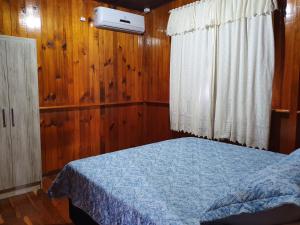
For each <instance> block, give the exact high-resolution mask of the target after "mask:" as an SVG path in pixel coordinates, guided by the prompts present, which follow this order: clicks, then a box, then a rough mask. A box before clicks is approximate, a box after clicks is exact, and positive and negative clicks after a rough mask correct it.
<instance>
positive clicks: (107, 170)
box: [49, 138, 287, 225]
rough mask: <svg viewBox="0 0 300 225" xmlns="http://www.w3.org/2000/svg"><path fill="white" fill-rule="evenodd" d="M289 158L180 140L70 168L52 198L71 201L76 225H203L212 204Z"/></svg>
mask: <svg viewBox="0 0 300 225" xmlns="http://www.w3.org/2000/svg"><path fill="white" fill-rule="evenodd" d="M285 157H287V156H285V155H282V154H279V153H273V152H268V151H262V150H255V149H250V148H246V147H241V146H236V145H230V144H225V143H220V142H215V141H210V140H204V139H200V138H180V139H174V140H168V141H163V142H159V143H155V144H149V145H145V146H141V147H136V148H131V149H127V150H123V151H118V152H114V153H109V154H104V155H101V156H96V157H91V158H86V159H82V160H78V161H74V162H71V163H69V164H67V165H66V166H65V167H64V169H63V170H62V171H61V172H60V174H59V175H58V176H57V178H56V180H55V182H54V183H53V185H52V187H51V188H50V189H49V196H50V197H52V198H53V197H55V198H59V197H68V198H69V199H70V203H71V204H70V206H71V207H70V212H71V218H73V219H74V220H76V221H74V223H75V224H77V225H87V224H99V225H114V224H118V225H119V224H128V225H136V224H147V225H167V224H172V225H196V224H197V225H199V224H200V219H201V218H200V217H201V215H202V213H203V212H205V211H207V209H208V208H209V207H210V205H211V203H212V200H215V199H218V198H222V196H223V195H224V193H229V192H230V191H231V190H232V189H233V188H234V187H237V186H239V185H240V183H239V182H240V179H241V178H243V177H246V176H248V175H249V174H256V173H258V172H259V171H261V170H263V169H264V168H266V167H268V166H270V165H272V164H274V163H276V162H278V161H280V160H282V159H284V158H285ZM76 215H77V216H76ZM88 218H89V219H90V220H89V221H88ZM82 220H83V221H85V223H84V224H82V222H80V221H82ZM78 221H79V222H78ZM78 223H81V224H78ZM201 224H202V223H201Z"/></svg>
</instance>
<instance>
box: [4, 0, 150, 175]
mask: <svg viewBox="0 0 300 225" xmlns="http://www.w3.org/2000/svg"><path fill="white" fill-rule="evenodd" d="M100 5H104V6H107V4H104V3H100V2H98V1H94V0H66V1H60V0H14V1H11V0H0V33H1V34H5V35H15V36H21V37H31V38H35V39H36V40H37V48H38V51H37V53H38V68H39V69H38V72H39V97H40V106H41V109H42V111H41V130H42V131H41V138H42V153H43V172H44V173H49V172H51V171H54V170H57V169H60V168H62V166H63V165H64V164H66V163H67V162H69V161H71V160H74V159H78V158H81V157H86V156H90V155H95V154H97V153H99V152H101V153H105V152H110V151H113V150H118V149H120V148H121V147H129V146H133V145H137V144H141V143H142V136H141V135H142V133H143V132H142V129H143V126H142V125H143V123H142V122H141V120H142V118H143V115H142V114H143V111H142V110H140V109H141V108H143V106H142V105H141V102H142V101H143V94H144V93H143V90H144V85H145V83H144V82H143V81H144V76H143V74H144V69H143V58H144V57H143V56H144V49H143V45H144V42H143V40H144V37H143V36H142V35H133V34H127V33H120V32H115V31H110V30H103V29H97V28H95V27H93V23H92V17H93V9H94V7H97V6H100ZM122 9H123V8H122ZM123 10H124V9H123ZM127 11H131V10H127ZM139 13H140V12H139ZM81 17H85V18H86V20H87V21H80V18H81ZM123 102H128V103H132V105H124V104H119V103H123ZM134 105H135V106H136V108H134V107H133V106H134ZM131 117H132V118H131ZM121 121H122V122H121ZM123 122H124V124H123ZM139 122H141V124H139ZM131 129H133V130H134V132H132V131H131ZM106 131H107V132H109V133H106ZM130 131H131V132H132V135H128V134H127V133H129V132H130Z"/></svg>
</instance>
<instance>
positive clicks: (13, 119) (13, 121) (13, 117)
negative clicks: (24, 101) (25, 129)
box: [11, 108, 15, 127]
mask: <svg viewBox="0 0 300 225" xmlns="http://www.w3.org/2000/svg"><path fill="white" fill-rule="evenodd" d="M11 125H12V126H13V127H14V126H15V115H14V109H13V108H12V109H11Z"/></svg>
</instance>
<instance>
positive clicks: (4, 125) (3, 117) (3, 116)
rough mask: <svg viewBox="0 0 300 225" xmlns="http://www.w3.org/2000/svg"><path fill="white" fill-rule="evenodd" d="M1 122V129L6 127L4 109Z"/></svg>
mask: <svg viewBox="0 0 300 225" xmlns="http://www.w3.org/2000/svg"><path fill="white" fill-rule="evenodd" d="M2 121H3V127H6V118H5V109H2Z"/></svg>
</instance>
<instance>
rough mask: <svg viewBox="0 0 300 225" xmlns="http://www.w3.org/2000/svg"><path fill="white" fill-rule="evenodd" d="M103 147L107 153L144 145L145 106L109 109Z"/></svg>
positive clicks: (105, 112)
mask: <svg viewBox="0 0 300 225" xmlns="http://www.w3.org/2000/svg"><path fill="white" fill-rule="evenodd" d="M102 114H104V115H103V116H104V117H105V120H104V122H105V125H104V131H103V138H102V140H101V141H102V142H103V143H102V145H103V146H105V152H111V151H116V150H121V149H124V148H129V147H133V146H138V145H141V144H142V143H143V132H142V131H143V106H142V105H131V106H124V107H107V108H105V109H103V111H102Z"/></svg>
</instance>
